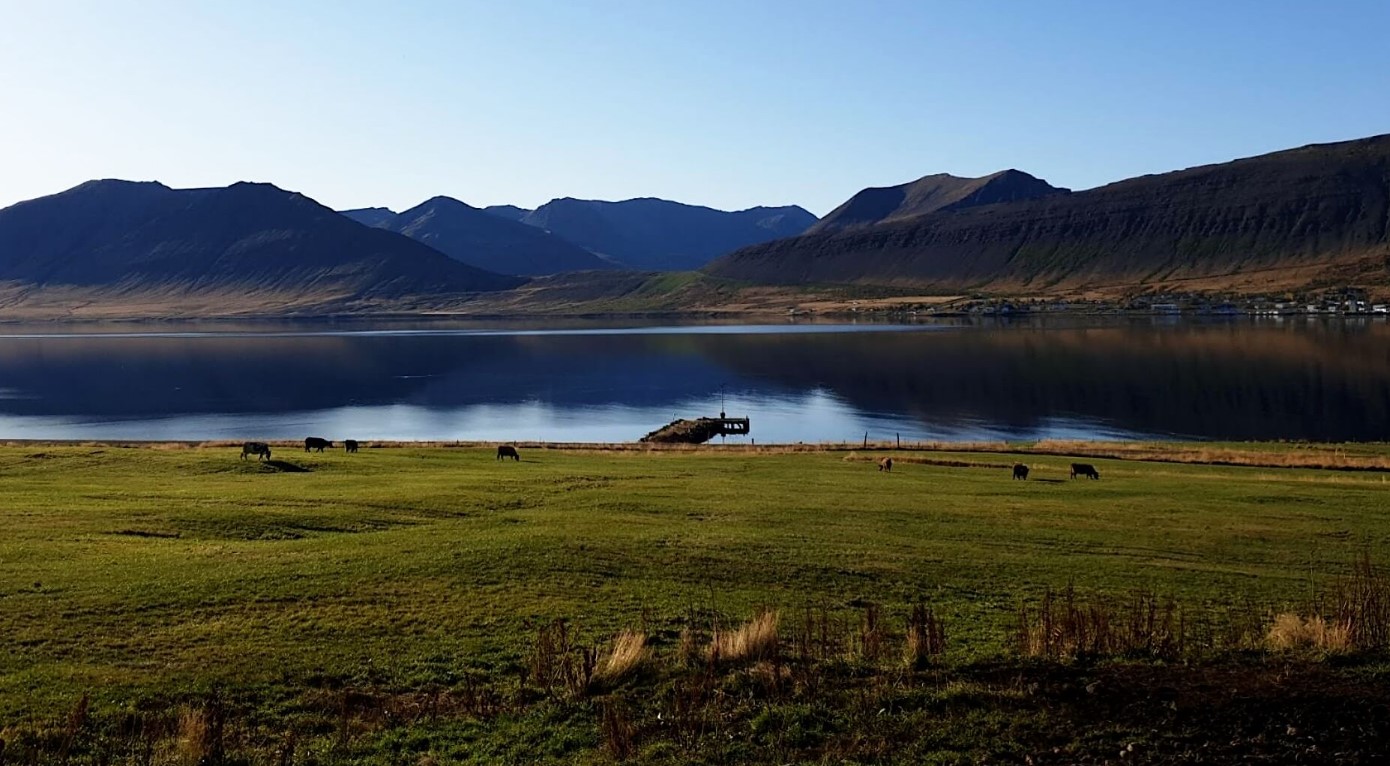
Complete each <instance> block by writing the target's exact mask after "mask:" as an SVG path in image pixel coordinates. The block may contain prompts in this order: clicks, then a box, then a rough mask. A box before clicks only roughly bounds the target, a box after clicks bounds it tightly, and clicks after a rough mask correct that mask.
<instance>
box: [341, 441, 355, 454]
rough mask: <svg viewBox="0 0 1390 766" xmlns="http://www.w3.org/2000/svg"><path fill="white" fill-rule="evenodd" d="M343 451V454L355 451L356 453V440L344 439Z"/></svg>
mask: <svg viewBox="0 0 1390 766" xmlns="http://www.w3.org/2000/svg"><path fill="white" fill-rule="evenodd" d="M343 451H344V452H356V451H357V440H356V439H344V440H343Z"/></svg>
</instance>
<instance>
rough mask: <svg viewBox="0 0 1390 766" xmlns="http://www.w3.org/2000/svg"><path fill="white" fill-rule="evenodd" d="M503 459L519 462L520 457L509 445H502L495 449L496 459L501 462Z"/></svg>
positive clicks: (514, 448)
mask: <svg viewBox="0 0 1390 766" xmlns="http://www.w3.org/2000/svg"><path fill="white" fill-rule="evenodd" d="M503 458H511V459H512V460H520V459H521V455H520V454H518V453H517V451H516V447H513V446H512V445H510V444H502V445H499V446H498V447H497V459H498V460H502V459H503Z"/></svg>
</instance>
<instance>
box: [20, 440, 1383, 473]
mask: <svg viewBox="0 0 1390 766" xmlns="http://www.w3.org/2000/svg"><path fill="white" fill-rule="evenodd" d="M359 441H360V442H361V445H362V448H364V449H402V448H408V449H421V448H440V449H478V448H481V447H491V446H495V445H497V444H499V443H501V442H497V441H372V440H359ZM242 443H243V442H241V441H232V440H209V441H201V440H186V441H167V440H164V441H141V440H131V439H6V440H0V446H7V447H42V446H83V447H112V448H144V449H204V448H205V449H215V448H229V449H230V448H234V447H235V448H240V447H241V445H242ZM266 443H267V444H269V445H271V447H273V448H275V449H279V450H294V449H303V446H304V442H303V441H296V440H267V441H266ZM507 443H509V444H513V445H515V446H516V447H517V448H518V449H524V450H525V449H531V450H564V451H576V452H580V451H590V452H624V453H653V452H700V451H708V452H732V453H750V454H785V453H795V452H808V453H816V452H854V453H858V452H873V453H882V452H890V453H893V452H955V453H962V452H975V453H982V454H998V455H1019V456H1020V457H1022V456H1027V455H1068V456H1072V457H1083V458H1098V459H1101V458H1103V459H1110V460H1133V461H1141V462H1153V463H1185V464H1191V465H1218V466H1248V467H1252V468H1305V469H1311V470H1331V471H1385V472H1390V442H1354V443H1323V442H1220V443H1211V442H1144V441H1134V442H1091V441H1062V440H1043V441H1037V442H938V441H930V442H907V441H904V442H896V441H858V442H815V443H794V444H660V443H639V442H542V441H516V442H507ZM334 448H336V449H342V444H341V442H335V444H334ZM850 458H851V459H853V456H850ZM865 459H868V458H865ZM874 459H877V457H875V458H874ZM895 459H897V460H901V461H903V462H932V461H930V460H928V459H925V458H922V459H915V458H912V457H899V458H895ZM949 464H955V463H954V462H950V463H949Z"/></svg>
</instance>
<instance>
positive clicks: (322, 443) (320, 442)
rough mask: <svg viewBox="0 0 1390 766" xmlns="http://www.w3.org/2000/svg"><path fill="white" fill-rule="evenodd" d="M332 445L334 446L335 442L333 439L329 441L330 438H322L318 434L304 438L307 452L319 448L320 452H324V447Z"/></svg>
mask: <svg viewBox="0 0 1390 766" xmlns="http://www.w3.org/2000/svg"><path fill="white" fill-rule="evenodd" d="M332 446H333V442H331V441H329V440H327V439H320V438H319V437H317V436H310V437H309V438H307V439H305V440H304V451H305V452H308V451H310V450H317V451H319V452H323V448H324V447H332Z"/></svg>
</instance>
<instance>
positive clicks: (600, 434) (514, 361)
mask: <svg viewBox="0 0 1390 766" xmlns="http://www.w3.org/2000/svg"><path fill="white" fill-rule="evenodd" d="M204 329H206V328H199V330H204ZM721 404H722V405H724V406H725V407H726V408H727V410H728V412H729V413H730V414H731V415H735V414H736V415H739V416H745V415H746V416H748V417H750V418H752V422H753V434H752V437H753V438H755V439H757V440H758V441H759V442H763V443H769V442H795V441H807V442H818V441H857V440H859V439H861V438H863V435H864V433H865V432H866V431H867V432H869V435H870V438H880V439H887V438H893V436H894V434H901V435H902V438H904V439H912V440H917V439H997V438H1009V439H1036V438H1136V437H1147V436H1179V437H1185V438H1206V439H1312V440H1338V441H1340V440H1383V439H1386V438H1390V432H1388V430H1390V427H1388V426H1387V422H1388V420H1390V327H1387V325H1386V324H1385V323H1384V322H1364V323H1359V324H1358V323H1354V322H1338V323H1329V322H1320V321H1312V322H1305V321H1302V320H1300V321H1295V322H1286V323H1281V324H1272V323H1270V324H1264V323H1249V322H1239V323H1214V324H1195V323H1194V324H1176V325H1169V324H1155V323H1150V322H1146V321H1143V322H1117V323H1111V324H1095V325H1087V324H1079V323H1074V322H1073V323H1063V324H1042V323H1032V324H1029V323H1022V324H1007V325H1003V324H999V325H970V324H957V325H918V326H906V327H904V326H885V325H860V326H854V327H837V326H826V325H811V326H799V327H757V328H750V327H740V326H724V327H689V328H682V327H666V328H650V327H646V328H632V329H622V328H605V329H593V328H590V329H582V328H581V329H577V330H576V329H570V330H565V331H560V332H549V331H546V330H543V329H538V328H534V327H525V328H521V329H517V330H508V329H506V328H488V329H487V330H486V331H483V332H480V331H479V328H476V327H470V326H462V327H461V326H457V325H450V326H442V327H427V328H425V329H424V330H423V331H421V330H419V329H418V328H417V329H414V330H407V331H399V330H392V329H389V328H387V329H384V330H383V329H380V328H364V329H362V330H358V329H356V328H350V329H349V330H348V331H341V330H340V329H332V328H325V327H312V326H310V327H305V328H296V329H293V330H291V331H287V332H270V333H266V332H226V331H225V329H223V330H220V331H219V330H217V329H216V328H215V329H214V331H211V332H202V331H196V332H190V333H161V334H148V333H139V332H135V333H132V332H128V331H127V332H120V333H106V334H103V333H97V332H94V333H81V334H74V333H69V334H49V335H41V334H34V333H27V332H25V331H24V330H23V328H10V329H9V330H8V331H7V332H5V333H4V334H3V337H0V438H9V439H15V438H32V439H45V438H53V439H99V438H121V439H241V438H252V437H256V438H268V439H282V438H283V439H295V438H303V436H305V435H307V434H310V433H313V434H318V435H324V436H328V437H331V438H342V437H344V436H351V437H354V438H358V439H368V440H370V439H429V440H454V439H460V440H471V439H480V440H513V439H515V440H546V441H630V440H634V439H636V438H638V437H640V436H641V435H642V434H644V433H646V432H647V431H649V430H652V429H654V428H656V427H657V426H660V425H662V424H664V423H665V422H667V421H668V420H670V419H672V417H675V416H680V417H688V416H696V415H713V414H715V413H716V412H718V410H719V408H720V406H721ZM730 441H735V439H732V438H731V439H730Z"/></svg>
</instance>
